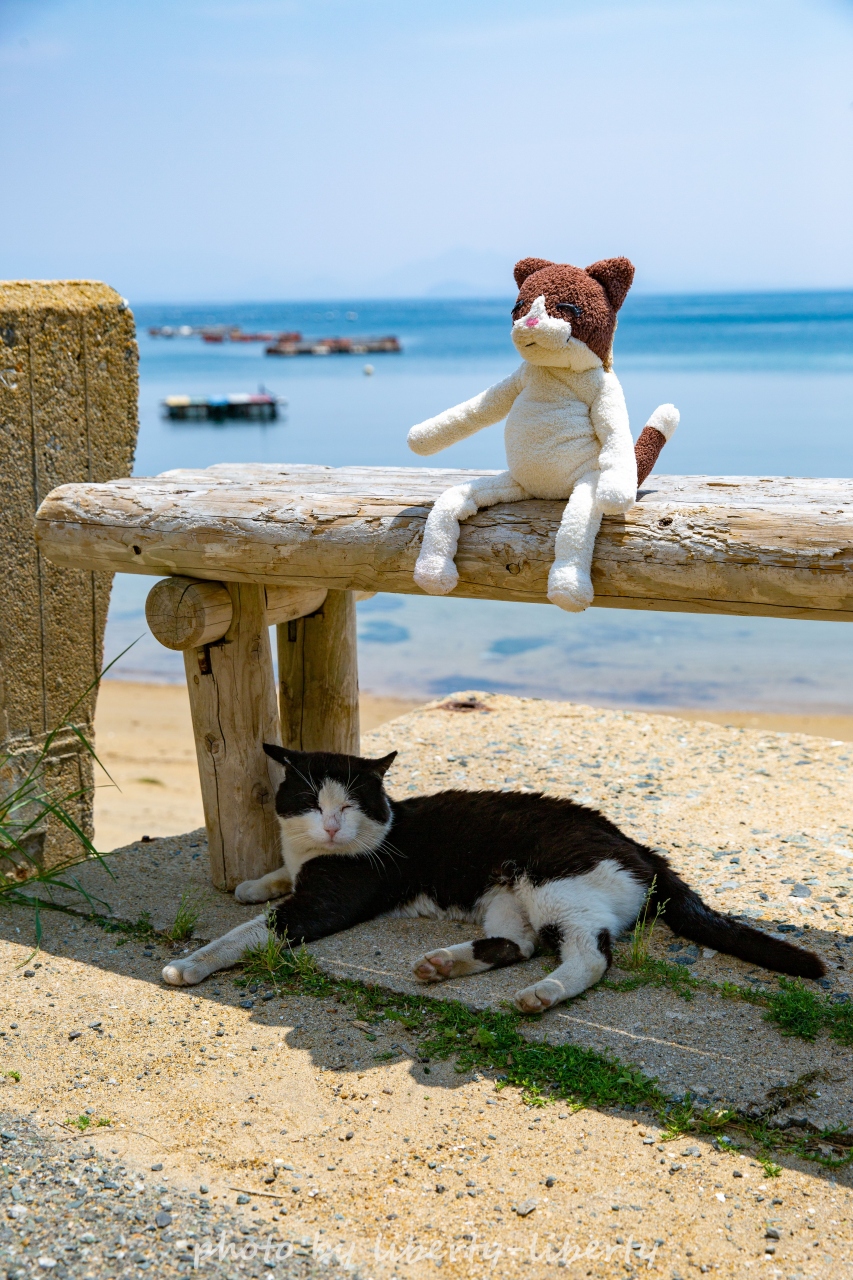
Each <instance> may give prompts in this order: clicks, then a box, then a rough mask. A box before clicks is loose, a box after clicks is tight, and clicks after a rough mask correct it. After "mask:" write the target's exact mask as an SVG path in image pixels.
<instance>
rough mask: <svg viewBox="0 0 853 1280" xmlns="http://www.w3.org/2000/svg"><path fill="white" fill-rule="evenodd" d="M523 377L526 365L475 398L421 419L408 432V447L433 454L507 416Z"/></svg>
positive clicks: (421, 452) (415, 451) (519, 389)
mask: <svg viewBox="0 0 853 1280" xmlns="http://www.w3.org/2000/svg"><path fill="white" fill-rule="evenodd" d="M523 378H524V370H523V367H522V368H521V369H516V371H515V373H512V374H510V376H509V377H508V378H504V380H503V382H496V383H495V385H494V386H493V387H489V388H488V390H487V391H481V392H480V394H479V395H478V396H474V398H473V400H466V401H465V402H464V403H463V404H457V405H456V406H455V407H454V408H453V409H445V410H444V413H439V414H437V415H436V416H435V417H434V418H427V420H426V422H419V423H418V425H417V426H416V427H412V429H411V431H410V432H409V437H408V442H409V448H410V449H411V450H412V452H413V453H420V454H430V453H438V452H439V450H440V449H446V448H447V446H448V445H451V444H455V443H456V441H457V440H464V439H465V437H466V436H471V435H473V434H474V432H475V431H479V430H480V428H481V427H490V426H491V425H492V424H493V423H495V422H500V420H501V418H505V417H506V415H507V414H508V413H509V411H510V409H511V408H512V405H513V401H514V400H515V398H516V396H517V395H518V393H519V392H520V391H521V388H522V386H523V385H524V383H523Z"/></svg>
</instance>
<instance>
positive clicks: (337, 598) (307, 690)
mask: <svg viewBox="0 0 853 1280" xmlns="http://www.w3.org/2000/svg"><path fill="white" fill-rule="evenodd" d="M355 628H356V619H355V594H354V593H353V592H352V591H330V592H329V593H328V595H327V596H326V600H325V602H324V604H323V605H322V606H321V608H320V609H318V610H317V611H316V613H312V614H310V615H309V616H308V617H307V618H299V619H297V620H295V621H293V622H285V623H279V625H278V627H277V628H276V630H277V632H278V680H279V694H280V710H281V733H282V745H283V746H285V747H292V748H294V749H295V750H297V751H340V752H343V753H345V754H347V755H357V754H358V752H359V724H358V652H357V644H356V630H355Z"/></svg>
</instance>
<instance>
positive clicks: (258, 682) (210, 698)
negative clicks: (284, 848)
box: [184, 583, 281, 889]
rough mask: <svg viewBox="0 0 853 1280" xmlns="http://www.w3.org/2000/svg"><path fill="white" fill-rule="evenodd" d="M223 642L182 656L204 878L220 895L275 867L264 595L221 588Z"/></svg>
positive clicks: (275, 774) (274, 718)
mask: <svg viewBox="0 0 853 1280" xmlns="http://www.w3.org/2000/svg"><path fill="white" fill-rule="evenodd" d="M228 590H229V593H230V595H231V603H232V607H233V611H234V622H233V623H232V628H231V631H230V633H229V634H230V635H231V637H232V638H231V640H230V642H229V643H224V642H222V643H219V644H213V645H210V646H208V647H206V648H203V649H189V650H185V651H184V666H185V669H186V674H187V687H188V689H189V695H190V709H191V712H192V719H193V732H194V734H195V744H196V755H197V757H198V768H199V776H200V779H201V792H202V801H203V804H204V818H205V825H206V827H207V838H208V844H209V849H210V876H211V880H212V881H213V883H214V884H215V885H216V886H217V887H218V888H220V889H233V888H234V887H235V885H237V884H239V883H240V881H241V880H254V879H257V878H258V877H260V876H263V875H266V873H267V872H268V871H273V870H274V869H275V868H276V867H279V866H280V865H281V854H280V849H279V833H278V821H277V819H276V817H275V808H274V799H275V790H276V787H277V786H278V783H279V781H280V779H281V773H280V770H279V766H278V765H276V764H274V763H273V762H272V761H271V760H270V759H269V758H268V757H267V756H266V755H265V754H264V750H263V744H264V742H274V743H280V742H281V737H280V732H279V723H278V707H277V705H276V688H275V677H274V674H273V665H272V652H271V650H270V639H269V627H268V625H267V617H266V600H265V597H264V589H263V587H262V586H260V585H257V584H255V585H253V584H240V583H231V584H229V588H228Z"/></svg>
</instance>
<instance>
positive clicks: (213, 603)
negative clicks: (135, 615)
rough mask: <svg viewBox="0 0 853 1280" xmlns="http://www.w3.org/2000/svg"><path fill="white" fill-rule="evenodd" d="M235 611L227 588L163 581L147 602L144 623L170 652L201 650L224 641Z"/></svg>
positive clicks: (198, 580)
mask: <svg viewBox="0 0 853 1280" xmlns="http://www.w3.org/2000/svg"><path fill="white" fill-rule="evenodd" d="M233 615H234V608H233V606H232V604H231V596H230V594H229V592H228V588H227V587H226V586H224V585H223V584H222V583H221V582H205V581H204V580H203V579H201V578H180V577H177V578H164V579H163V581H162V582H158V583H157V585H156V587H152V588H151V590H150V591H149V592H148V598H147V599H146V601H145V620H146V622H147V623H148V626H149V629H150V631H151V634H152V635H153V636H154V639H155V640H159V641H160V644H162V645H164V646H165V648H167V649H198V648H201V647H202V646H203V645H206V644H211V643H212V642H213V641H214V640H221V639H222V637H223V636H224V635H225V632H226V631H227V630H228V628H229V627H230V626H231V620H232V618H233Z"/></svg>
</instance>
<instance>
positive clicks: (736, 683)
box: [107, 292, 853, 711]
mask: <svg viewBox="0 0 853 1280" xmlns="http://www.w3.org/2000/svg"><path fill="white" fill-rule="evenodd" d="M511 301H512V300H511V299H509V298H508V299H506V300H505V301H502V300H494V299H488V300H464V299H463V300H452V301H432V300H430V301H393V302H375V301H371V302H359V301H357V300H349V301H347V300H343V301H340V302H334V303H325V304H316V303H303V304H300V303H281V304H271V303H270V304H259V305H249V304H246V305H233V304H230V305H222V306H213V305H205V306H199V307H192V306H180V307H178V306H161V307H154V306H144V307H139V308H136V309H135V310H136V318H137V323H138V325H139V330H140V357H141V360H140V424H141V426H140V436H139V445H138V449H137V458H136V466H135V474H137V475H153V474H156V473H157V472H160V471H164V470H167V469H169V468H172V467H199V466H208V465H210V464H212V463H214V462H228V461H240V462H247V461H255V462H273V461H288V462H315V463H326V464H331V465H337V466H341V465H347V464H355V463H361V464H368V465H382V464H385V465H389V464H396V465H404V466H418V465H421V460H420V459H418V458H416V457H415V456H414V455H413V454H411V453H409V451H408V449H407V447H406V431H407V429H408V427H409V426H410V425H411V424H412V423H414V422H418V421H420V420H422V419H423V418H425V417H428V416H430V415H432V414H434V413H436V412H438V411H439V410H441V409H443V408H445V407H447V406H449V405H452V404H455V403H457V402H458V401H460V400H463V399H465V398H467V397H468V396H471V395H474V394H475V393H476V392H478V391H480V390H482V389H483V388H484V387H486V386H488V385H489V384H490V383H491V382H494V381H496V380H497V379H499V378H501V377H504V376H506V374H507V373H509V372H510V370H511V369H512V368H513V367H514V366H515V364H516V363H517V357H516V355H515V352H514V349H513V347H512V345H511V343H510V340H509V310H510V307H511ZM348 313H349V317H350V318H348ZM352 313H356V316H355V318H351V315H352ZM204 323H228V324H232V323H233V324H239V325H241V326H242V327H243V329H245V330H250V329H262V330H275V331H278V330H283V329H299V330H301V331H302V332H303V333H304V334H305V335H306V336H322V335H329V334H351V335H355V334H382V333H395V334H396V335H397V336H398V337H399V338H400V339H401V341H402V343H403V347H404V351H403V353H402V354H400V355H370V356H367V357H364V356H349V357H344V356H339V357H335V356H330V357H325V358H319V357H306V358H299V359H281V358H274V357H268V356H265V355H264V354H263V346H262V345H261V344H258V345H253V346H248V345H243V344H233V343H226V344H224V345H222V346H208V345H205V344H202V343H201V341H200V340H199V339H198V338H191V339H179V338H176V339H171V340H169V339H162V338H155V339H152V338H150V337H148V335H147V333H146V332H145V330H146V328H147V326H148V325H151V324H171V325H180V324H193V325H194V324H204ZM367 362H369V363H370V364H371V365H372V366H373V368H374V370H375V372H374V374H373V376H371V377H368V376H365V374H364V372H363V369H364V365H365V364H366V363H367ZM616 371H617V373H618V374H619V377H620V379H621V381H622V384H623V386H624V388H625V393H626V397H627V400H628V408H629V411H630V414H631V421H632V425H633V428H634V431H635V434H636V433H637V432H639V430H640V428H641V427H642V425H643V422H644V421H645V418H646V417H647V415H648V414H649V413H650V412H651V410H652V409H653V408H654V407H655V406H656V405H657V404H658V403H660V402H662V401H667V400H671V401H673V402H674V403H675V404H677V405H678V406H679V408H680V410H681V414H682V423H681V426H680V428H679V430H678V432H677V433H676V436H675V438H674V440H672V441H671V442H670V444H669V445H667V448H666V452H665V453H664V455H663V457H662V459H661V462H660V464H659V469H660V470H662V471H669V472H682V473H716V474H720V473H723V474H764V475H780V474H788V475H803V476H848V475H851V474H853V293H841V292H839V293H811V294H807V293H799V294H789V295H785V294H773V295H766V294H758V295H748V294H744V295H728V296H720V295H713V296H704V297H703V296H693V297H683V296H682V297H637V298H633V299H632V298H629V300H628V302H627V303H626V305H625V307H624V309H623V311H622V313H621V316H620V323H619V329H618V332H617V335H616ZM260 384H263V385H265V386H266V387H267V388H269V389H270V390H272V391H274V392H276V393H277V394H278V395H280V396H283V397H285V398H286V399H287V401H288V408H287V412H286V416H285V417H284V418H283V420H281V421H280V422H278V423H275V424H270V425H267V426H262V425H257V426H254V425H253V426H249V425H244V426H241V425H233V424H231V425H218V426H214V425H210V426H208V425H190V424H178V423H170V422H167V421H164V420H163V419H162V418H161V417H160V413H159V408H158V405H159V401H160V400H161V399H162V398H163V397H164V396H166V395H168V394H171V393H177V392H186V393H189V394H200V395H218V394H227V393H229V392H234V391H254V390H256V389H257V387H258V386H259V385H260ZM430 461H431V462H432V463H433V465H434V460H430ZM435 461H439V462H440V463H443V464H445V465H447V466H467V467H484V468H488V467H501V466H503V465H504V460H503V443H502V428H501V427H500V426H497V427H492V428H489V429H488V430H486V431H483V432H480V433H479V434H478V435H476V436H473V437H472V438H470V439H469V440H467V441H463V442H461V443H460V444H458V445H456V446H454V447H453V448H452V449H449V450H447V451H446V452H445V453H444V454H442V455H441V456H440V459H437V460H435ZM150 585H151V584H150V580H148V579H137V578H132V577H129V576H126V575H122V576H120V577H118V578H117V579H116V585H115V587H114V591H113V604H112V608H111V612H110V620H109V624H108V634H107V655H108V657H109V656H112V655H113V654H115V653H116V652H118V651H119V649H120V648H122V647H123V645H124V644H125V643H127V642H128V641H129V640H130V639H133V638H135V637H136V636H137V635H139V634H141V633H144V631H145V627H144V615H143V613H142V605H143V602H144V597H145V594H146V592H147V590H148V588H149V586H150ZM359 634H360V656H359V661H360V673H361V683H362V687H363V688H366V689H371V690H373V691H374V692H383V693H401V694H408V695H414V696H426V695H434V694H438V693H443V692H445V691H447V690H450V689H456V688H461V687H463V686H465V687H477V688H491V689H497V690H507V691H511V692H515V693H526V694H532V695H536V696H540V697H541V696H552V697H560V698H577V699H582V700H587V701H591V702H596V703H618V704H621V705H628V704H633V705H653V706H689V705H690V706H708V707H725V708H744V709H746V708H754V709H773V708H779V709H791V710H812V711H834V710H839V709H843V710H853V629H851V628H848V627H845V626H844V625H843V624H837V623H817V622H795V621H787V620H777V619H752V618H722V617H703V616H698V615H688V614H684V615H677V614H654V613H637V612H631V613H627V612H616V611H611V610H603V609H592V610H589V611H588V612H587V613H586V614H583V615H581V616H580V617H572V616H569V615H566V614H563V613H561V612H560V611H559V610H557V609H554V608H551V607H549V606H547V605H541V606H532V605H509V604H503V603H499V602H495V601H487V602H475V601H462V600H435V599H428V598H423V597H414V596H404V597H389V596H381V597H378V598H376V599H375V600H373V601H369V602H366V603H364V604H363V605H361V606H360V632H359ZM114 673H116V674H121V675H124V676H125V677H126V678H131V677H134V678H145V679H180V678H182V663H181V661H180V657H179V655H175V654H170V653H168V652H167V651H165V650H163V649H162V648H160V647H159V646H158V645H157V644H156V642H154V641H153V640H152V639H151V638H150V637H148V638H146V639H144V640H142V641H141V642H140V643H139V644H137V645H136V646H135V647H134V649H133V651H132V653H131V654H129V655H127V657H125V658H124V659H122V661H121V663H120V664H119V665H118V666H117V667H116V668H115V669H114Z"/></svg>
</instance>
